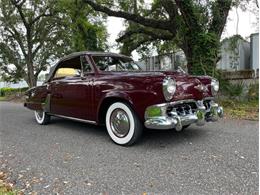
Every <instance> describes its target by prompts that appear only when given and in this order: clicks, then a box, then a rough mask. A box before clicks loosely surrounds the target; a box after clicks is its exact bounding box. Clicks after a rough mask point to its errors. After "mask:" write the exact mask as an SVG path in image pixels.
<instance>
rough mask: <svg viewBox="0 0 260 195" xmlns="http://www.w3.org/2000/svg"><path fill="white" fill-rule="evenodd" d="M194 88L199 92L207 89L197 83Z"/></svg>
mask: <svg viewBox="0 0 260 195" xmlns="http://www.w3.org/2000/svg"><path fill="white" fill-rule="evenodd" d="M194 88H195V89H197V90H198V91H200V92H207V91H208V88H207V87H206V86H205V85H203V84H198V85H197V86H195V87H194Z"/></svg>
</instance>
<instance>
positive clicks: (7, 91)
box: [0, 87, 28, 97]
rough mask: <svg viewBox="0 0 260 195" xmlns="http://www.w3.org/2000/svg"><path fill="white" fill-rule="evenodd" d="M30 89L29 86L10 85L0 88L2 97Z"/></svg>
mask: <svg viewBox="0 0 260 195" xmlns="http://www.w3.org/2000/svg"><path fill="white" fill-rule="evenodd" d="M27 89H28V87H23V88H10V87H4V88H0V97H3V96H8V95H12V94H16V93H23V92H25V91H26V90H27Z"/></svg>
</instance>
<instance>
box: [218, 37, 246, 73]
mask: <svg viewBox="0 0 260 195" xmlns="http://www.w3.org/2000/svg"><path fill="white" fill-rule="evenodd" d="M220 55H221V59H220V60H219V61H218V63H217V69H221V70H226V71H239V70H246V69H250V43H249V42H247V41H246V40H244V39H243V38H242V37H240V36H236V35H235V36H233V37H231V38H228V39H225V40H223V41H222V44H221V50H220Z"/></svg>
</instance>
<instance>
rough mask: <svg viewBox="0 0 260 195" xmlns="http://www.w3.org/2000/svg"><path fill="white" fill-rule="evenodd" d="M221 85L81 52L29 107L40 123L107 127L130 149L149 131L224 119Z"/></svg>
mask: <svg viewBox="0 0 260 195" xmlns="http://www.w3.org/2000/svg"><path fill="white" fill-rule="evenodd" d="M218 90H219V83H218V81H217V80H216V79H214V78H211V77H209V76H191V75H188V74H186V73H184V72H182V71H176V72H166V71H158V72H147V71H142V70H141V69H140V67H139V66H138V64H136V63H135V62H134V61H133V60H132V59H131V58H129V57H127V56H124V55H119V54H114V53H103V52H88V51H86V52H78V53H73V54H71V55H68V56H66V57H64V58H63V59H61V60H60V61H59V62H58V63H57V64H56V65H55V66H53V67H52V68H51V71H50V74H49V77H48V78H47V79H46V81H45V82H44V83H43V85H42V86H38V87H34V88H31V89H29V90H28V91H27V92H26V102H25V104H24V105H25V107H27V108H29V109H32V110H34V112H35V118H36V121H37V122H38V123H39V124H41V125H44V124H47V123H48V122H49V121H50V118H51V116H58V117H63V118H67V119H73V120H77V121H82V122H87V123H91V124H96V125H100V124H105V125H106V128H107V131H108V134H109V136H110V137H111V139H112V140H113V141H114V142H115V143H117V144H120V145H130V144H133V143H135V142H136V141H137V140H138V138H140V137H141V135H142V131H143V126H145V127H146V128H147V129H160V130H162V129H175V130H177V131H181V130H182V129H184V128H186V127H188V126H189V125H191V124H193V123H196V124H197V125H203V124H204V123H205V122H208V121H216V120H218V118H219V117H222V116H223V109H222V107H220V106H218V104H217V103H215V101H214V96H215V95H216V94H217V92H218Z"/></svg>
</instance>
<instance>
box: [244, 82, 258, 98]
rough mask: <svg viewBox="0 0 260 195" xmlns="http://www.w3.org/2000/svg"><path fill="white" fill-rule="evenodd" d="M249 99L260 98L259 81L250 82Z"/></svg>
mask: <svg viewBox="0 0 260 195" xmlns="http://www.w3.org/2000/svg"><path fill="white" fill-rule="evenodd" d="M247 95H248V99H249V100H258V99H259V83H254V84H250V85H249V86H248V93H247Z"/></svg>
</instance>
